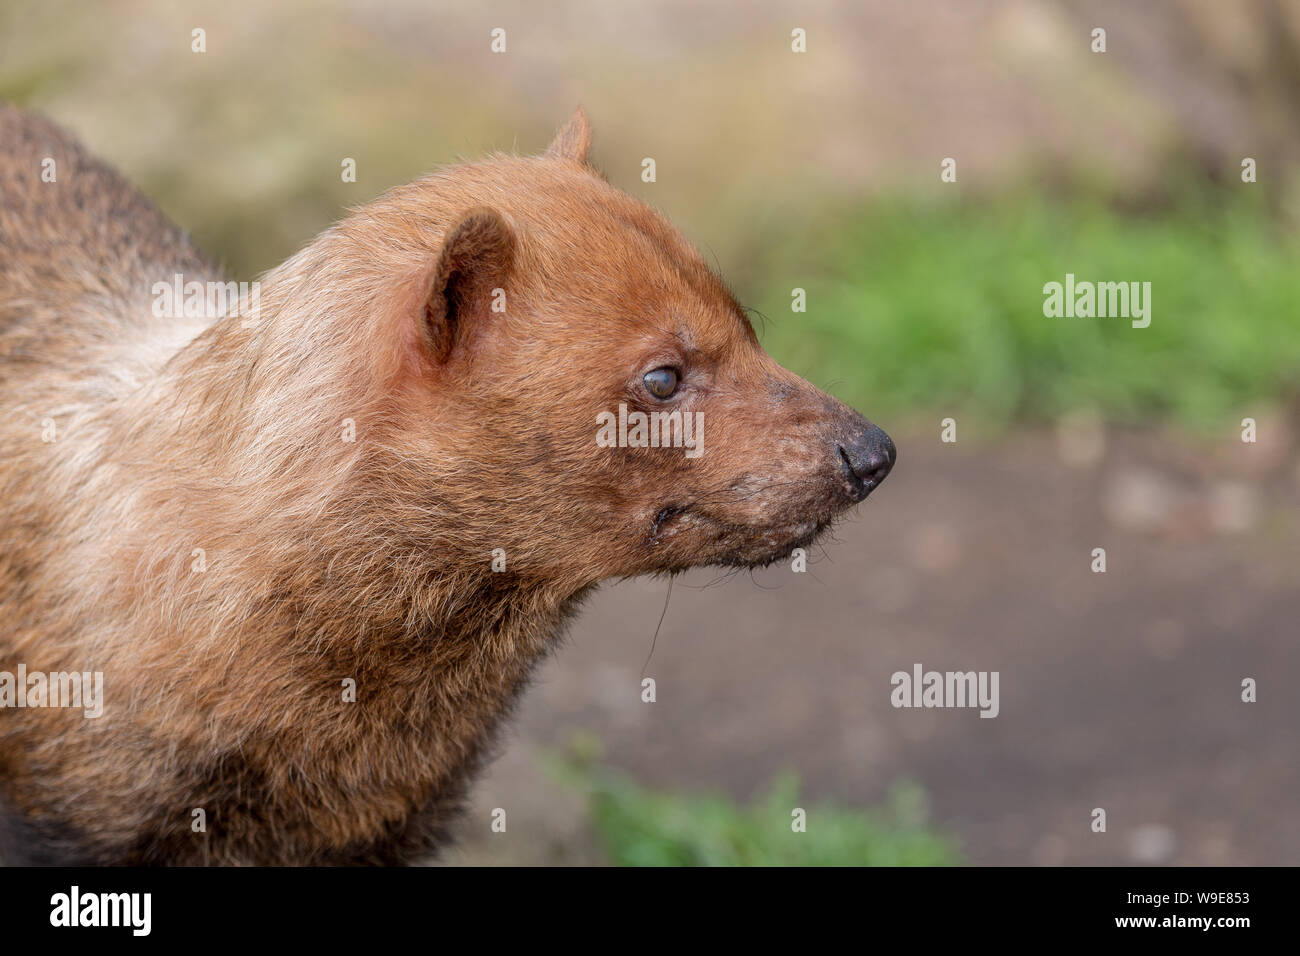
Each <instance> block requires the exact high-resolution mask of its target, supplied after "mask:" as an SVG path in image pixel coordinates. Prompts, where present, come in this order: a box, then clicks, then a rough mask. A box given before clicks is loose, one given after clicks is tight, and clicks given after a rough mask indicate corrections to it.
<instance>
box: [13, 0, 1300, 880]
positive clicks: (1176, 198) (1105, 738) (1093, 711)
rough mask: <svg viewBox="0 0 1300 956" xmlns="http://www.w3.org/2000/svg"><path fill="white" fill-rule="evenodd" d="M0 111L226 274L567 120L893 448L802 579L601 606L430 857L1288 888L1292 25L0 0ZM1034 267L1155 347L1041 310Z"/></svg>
mask: <svg viewBox="0 0 1300 956" xmlns="http://www.w3.org/2000/svg"><path fill="white" fill-rule="evenodd" d="M1098 27H1100V28H1103V29H1104V30H1105V31H1106V51H1105V52H1104V53H1094V52H1092V46H1093V38H1092V31H1093V30H1094V28H1098ZM195 28H202V29H203V30H204V31H206V52H205V53H202V54H198V53H194V52H191V43H192V35H191V31H192V30H194V29H195ZM494 28H502V29H504V30H505V31H506V32H505V41H506V51H505V52H504V53H493V52H492V51H491V46H490V45H491V31H492V30H493V29H494ZM795 28H801V29H803V30H804V31H806V37H807V52H806V53H794V52H792V50H791V31H792V30H794V29H795ZM0 97H3V98H5V99H8V100H11V101H14V102H17V103H19V104H20V105H23V106H26V107H29V108H32V109H37V110H41V111H43V112H46V113H48V114H49V115H51V116H52V117H54V118H55V119H56V120H58V121H60V122H61V123H62V124H63V125H65V126H67V127H69V128H71V129H72V130H74V131H76V132H77V133H78V134H79V135H80V136H81V137H82V139H83V140H84V141H85V142H86V143H87V144H88V146H89V147H90V148H91V149H92V150H93V151H94V152H96V153H98V154H99V155H101V156H103V157H105V158H107V159H108V160H110V161H111V162H112V163H113V164H115V165H116V166H117V167H119V168H120V169H121V170H122V171H123V172H124V173H125V174H126V175H127V176H128V177H129V178H130V179H132V180H133V181H135V182H136V183H137V184H139V185H140V186H141V187H142V188H143V189H144V191H145V192H146V193H148V194H149V195H150V196H151V197H153V198H154V199H155V200H156V201H158V202H159V203H160V205H161V206H162V207H163V209H164V210H165V211H166V212H167V213H168V214H169V215H170V216H171V217H172V218H173V219H174V220H176V221H177V222H178V223H179V224H181V225H182V226H183V227H184V228H186V229H187V230H189V231H190V232H192V233H193V234H194V236H195V237H196V238H197V240H198V243H199V245H200V246H201V247H203V248H204V249H206V250H207V251H208V252H209V253H211V254H213V255H215V256H217V257H219V258H220V259H221V260H222V261H224V262H225V263H226V265H227V266H228V267H229V269H230V271H231V272H232V274H233V276H234V277H235V278H238V279H241V280H248V279H252V278H255V277H256V275H257V274H258V273H260V272H261V271H263V270H265V269H268V268H270V267H271V266H273V265H275V264H276V263H277V262H279V261H280V260H281V259H283V258H285V257H287V256H288V255H289V254H290V253H292V252H293V251H294V250H295V249H296V248H298V247H299V246H300V245H302V244H303V243H305V242H306V241H308V240H309V239H310V238H311V237H312V236H313V235H314V234H315V233H317V232H318V231H320V230H321V229H323V228H324V227H326V226H327V225H329V223H331V222H332V221H333V220H335V219H336V218H338V217H339V216H340V215H342V214H343V212H344V211H345V209H346V208H347V207H350V206H356V205H359V204H362V203H364V202H366V201H367V200H369V199H371V198H373V197H374V196H376V195H377V194H378V193H380V192H381V191H382V190H384V189H386V188H388V187H390V186H393V185H396V184H398V183H402V182H406V181H408V180H411V179H413V178H416V177H417V176H419V175H421V174H422V173H424V172H426V171H428V170H430V169H431V168H432V167H434V166H436V165H439V164H442V163H445V162H449V161H453V160H455V159H457V158H475V157H478V156H481V155H483V154H484V153H486V152H488V151H491V150H505V151H518V152H536V151H539V150H541V149H542V148H544V146H545V145H546V143H547V142H548V141H549V139H550V137H551V135H553V133H554V130H555V129H556V127H557V126H558V125H560V124H561V123H562V122H563V121H564V120H565V119H566V118H567V117H568V115H569V114H570V113H571V112H572V110H573V107H574V106H575V105H577V104H579V103H580V104H582V105H583V106H584V107H585V109H586V110H587V111H588V114H589V116H590V117H591V120H592V124H593V127H594V130H595V147H594V152H593V159H594V162H595V164H596V165H597V166H599V167H600V168H601V169H603V170H604V172H605V173H606V175H607V176H608V178H609V179H610V181H611V182H612V183H614V184H615V185H616V186H618V187H620V188H623V189H625V190H627V191H629V192H631V193H633V194H634V195H637V196H639V197H641V198H643V199H645V200H647V201H648V202H650V203H652V204H653V205H655V206H657V207H658V208H660V209H662V210H663V211H664V212H665V213H667V214H668V215H669V217H670V218H671V219H672V220H673V221H674V222H675V223H676V224H678V225H679V226H680V227H681V228H682V230H683V231H684V232H685V233H686V234H687V235H688V236H689V237H690V238H691V239H692V240H693V241H695V242H696V243H697V244H698V245H699V246H700V248H701V249H702V250H703V251H704V253H705V255H706V256H707V257H708V258H709V259H710V260H711V261H713V262H714V263H716V265H717V267H718V269H719V270H720V272H721V273H722V274H723V275H724V276H725V277H726V279H727V280H728V282H729V283H730V284H731V285H732V287H733V288H734V289H735V290H736V293H737V296H738V297H739V299H740V300H741V302H742V303H743V304H745V305H746V306H748V307H750V308H752V309H754V310H756V313H757V315H756V325H757V326H758V327H759V329H760V335H761V338H762V340H763V343H764V345H765V346H766V347H767V348H768V350H769V351H771V352H772V353H773V354H774V355H775V357H776V358H777V359H778V360H779V361H781V362H782V363H783V364H784V365H786V366H787V367H789V368H791V369H793V370H794V371H796V372H798V373H799V374H801V375H803V376H805V377H806V378H808V379H810V380H811V381H813V382H814V383H816V384H818V385H820V386H822V387H824V388H827V389H828V390H830V391H832V392H834V393H835V394H837V395H839V396H840V397H841V398H843V399H845V400H846V401H849V402H851V403H852V404H854V405H855V406H857V407H858V408H859V409H861V410H862V411H863V412H864V413H866V414H867V415H868V417H870V418H872V419H873V420H874V421H876V422H878V423H880V424H881V425H883V426H884V427H885V428H886V429H887V430H888V431H890V432H891V434H893V435H894V437H895V438H896V440H897V442H898V445H899V449H900V460H899V465H898V466H897V468H896V469H895V470H894V473H893V475H892V476H891V478H890V479H889V481H888V482H886V483H885V485H884V486H883V487H882V488H881V489H880V490H879V491H878V492H876V493H875V494H874V495H873V496H872V497H871V499H870V500H869V501H868V502H867V503H866V504H865V505H864V506H862V507H860V508H859V509H857V512H856V514H855V516H854V517H853V518H851V519H850V520H849V521H847V522H846V523H844V524H843V525H842V526H841V527H840V528H839V529H838V530H837V532H836V534H835V535H834V537H833V539H831V540H829V541H827V542H826V543H825V544H824V546H821V547H819V548H817V549H815V553H814V554H813V555H811V560H810V564H809V568H808V571H807V573H793V572H792V570H791V568H790V567H788V566H785V565H779V566H776V567H773V568H769V569H767V570H765V571H762V572H755V573H754V574H742V575H724V574H717V573H712V572H700V573H697V574H692V575H688V576H685V577H683V578H679V579H678V580H677V581H676V582H675V583H674V584H673V587H672V592H671V597H670V598H669V594H668V590H669V588H668V583H667V582H666V581H661V580H636V581H630V582H623V583H619V584H616V585H612V586H609V587H607V588H605V589H604V590H603V591H602V592H601V593H600V594H599V595H598V596H597V598H596V599H595V600H593V601H592V602H591V604H590V606H589V607H588V609H587V611H586V613H585V614H584V615H583V616H582V617H581V618H580V619H579V621H578V623H577V625H576V627H575V628H574V630H573V633H572V635H571V638H570V639H569V640H568V642H567V643H566V646H564V647H563V648H562V649H561V650H560V652H559V653H558V655H557V656H556V658H555V659H554V660H552V661H549V662H548V663H547V664H546V666H545V667H544V668H543V669H542V671H541V673H540V679H539V680H538V681H537V682H536V684H535V686H534V687H533V688H532V689H531V690H530V691H529V692H528V693H527V695H526V696H525V698H524V700H523V702H522V706H521V708H520V713H519V715H518V717H517V719H516V720H515V722H514V723H513V724H512V726H511V729H510V731H509V733H508V734H507V735H506V737H505V738H504V740H503V750H502V756H501V758H500V760H498V762H497V763H495V764H494V765H493V767H492V769H491V770H490V771H489V773H488V774H487V775H486V776H485V777H484V779H482V780H481V781H480V783H479V785H478V786H477V787H476V789H475V791H474V798H473V805H472V807H471V811H470V814H469V815H468V817H467V818H466V820H465V821H464V825H463V827H462V829H461V844H460V847H459V848H458V849H457V850H455V851H453V852H452V853H450V854H449V855H448V858H447V862H450V863H532V864H540V863H600V862H616V863H630V864H637V863H742V864H746V863H748V864H755V863H756V864H763V863H844V864H859V863H875V864H896V863H962V862H966V863H980V864H1042V865H1051V864H1117V863H1154V864H1159V863H1182V864H1295V863H1297V862H1300V767H1298V764H1297V757H1298V755H1300V694H1297V687H1298V686H1300V660H1298V658H1297V651H1296V644H1297V641H1296V638H1297V635H1298V631H1300V624H1298V623H1297V622H1298V621H1300V592H1298V591H1297V586H1296V585H1297V578H1298V576H1300V570H1298V569H1300V520H1298V515H1300V511H1297V504H1298V503H1300V457H1298V452H1297V447H1296V428H1297V424H1298V423H1300V416H1298V415H1297V413H1298V412H1300V404H1298V401H1297V395H1298V389H1297V370H1298V369H1300V321H1298V320H1300V314H1298V312H1300V309H1298V303H1300V267H1298V265H1297V263H1298V262H1300V259H1298V257H1297V253H1300V2H1291V0H1250V2H1241V3H1234V4H1224V3H1219V2H1213V0H1187V2H1170V0H1162V2H1155V0H1153V2H1149V3H1143V4H1133V3H1127V2H1124V0H1094V2H1087V3H1084V2H1067V0H1006V2H993V0H984V2H981V0H910V2H907V3H900V2H896V0H882V2H875V0H859V2H854V3H797V4H796V3H793V2H784V3H782V2H769V0H748V2H741V0H723V2H713V3H708V4H701V3H696V2H688V0H680V2H673V0H657V2H640V3H636V4H632V3H626V4H624V3H608V2H595V0H592V2H578V0H560V2H555V3H547V4H536V3H528V2H522V0H520V2H469V0H439V2H430V0H418V2H417V0H392V2H384V3H378V2H360V0H353V2H343V0H338V2H331V3H307V2H306V0H290V2H280V3H275V4H263V3H253V2H248V0H237V2H230V0H222V2H200V3H175V2H164V0H118V2H115V3H113V4H96V5H90V4H77V3H63V2H57V0H45V2H41V3H15V2H13V0H4V2H3V3H0ZM2 147H3V144H0V148H2ZM345 157H351V158H353V159H355V160H356V164H357V176H356V182H355V183H344V182H342V181H341V177H340V163H341V162H342V160H343V159H344V158H345ZM645 157H653V158H654V159H655V161H656V165H657V181H656V182H654V183H645V182H642V180H641V176H640V173H641V162H642V159H643V158H645ZM948 157H951V158H953V159H955V160H956V172H957V179H956V182H942V181H941V179H940V163H941V161H942V160H944V159H945V158H948ZM1246 158H1250V159H1253V160H1254V162H1255V167H1256V170H1257V173H1256V176H1257V181H1256V182H1252V183H1246V182H1243V180H1242V163H1243V160H1244V159H1246ZM1066 273H1073V274H1075V275H1076V276H1078V277H1079V278H1080V279H1091V280H1103V281H1140V282H1141V281H1144V282H1150V283H1151V286H1152V322H1151V325H1150V327H1149V328H1146V329H1133V328H1131V327H1130V326H1129V323H1128V322H1127V321H1124V320H1114V319H1052V318H1046V317H1044V315H1043V291H1042V288H1043V285H1044V283H1047V282H1052V281H1057V282H1060V281H1063V278H1064V276H1065V274H1066ZM795 288H801V289H804V290H806V295H807V311H806V312H794V311H792V309H791V301H792V299H791V296H792V290H793V289H795ZM945 418H952V419H954V420H955V421H956V423H957V438H958V440H957V441H956V442H955V443H944V442H941V441H940V422H941V420H943V419H945ZM1245 418H1251V419H1253V420H1254V421H1255V423H1256V428H1257V441H1256V442H1254V443H1244V442H1243V441H1242V420H1243V419H1245ZM1098 547H1101V548H1105V549H1106V552H1107V565H1108V566H1107V571H1106V573H1104V574H1099V573H1093V572H1092V571H1091V569H1090V568H1091V565H1092V561H1093V558H1092V551H1093V549H1094V548H1098ZM661 614H662V624H660V617H661ZM656 632H657V638H656ZM652 651H653V653H652ZM918 662H919V663H921V664H923V665H924V666H925V667H926V668H927V669H937V670H971V669H973V670H996V671H998V672H999V673H1000V675H1001V713H1000V715H999V716H998V718H997V719H995V720H981V719H978V717H977V715H976V713H975V712H974V711H962V710H907V709H905V710H895V709H894V708H892V707H891V706H890V702H889V699H890V698H889V695H890V690H891V685H890V675H891V674H892V673H893V672H894V671H896V670H907V671H910V670H911V668H912V665H913V664H914V663H918ZM643 675H644V676H649V677H653V678H654V679H655V680H656V682H657V694H656V696H657V700H656V701H655V702H654V703H644V702H643V701H642V699H641V679H642V676H643ZM1247 678H1252V679H1254V680H1256V681H1257V682H1258V701H1257V702H1255V703H1244V702H1243V701H1242V699H1241V695H1242V681H1243V680H1245V679H1247ZM794 807H802V808H804V809H806V810H807V812H808V831H807V833H806V834H792V832H791V827H790V821H791V810H792V808H794ZM495 808H502V809H504V810H505V811H506V813H507V821H508V825H507V828H506V832H504V833H495V832H492V830H491V827H490V824H491V819H492V811H493V810H494V809H495ZM1094 808H1104V809H1105V810H1106V812H1107V829H1106V832H1104V833H1097V832H1093V831H1092V829H1091V823H1092V820H1093V816H1092V811H1093V809H1094Z"/></svg>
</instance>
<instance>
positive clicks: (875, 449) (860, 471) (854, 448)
mask: <svg viewBox="0 0 1300 956" xmlns="http://www.w3.org/2000/svg"><path fill="white" fill-rule="evenodd" d="M839 452H840V460H841V462H843V470H844V480H845V483H846V486H847V490H848V492H849V497H850V498H852V499H853V500H854V501H861V500H862V499H863V498H865V497H866V496H867V495H869V494H871V491H872V489H873V488H875V487H876V486H877V485H879V484H880V483H881V482H882V481H884V480H885V476H886V475H888V474H889V470H890V469H891V468H893V467H894V461H895V460H896V459H897V458H898V451H897V449H895V448H894V441H893V439H891V438H890V437H889V436H888V435H886V434H885V433H884V432H883V431H881V430H880V429H879V428H877V427H876V426H875V425H871V426H869V427H868V428H867V429H866V430H865V431H864V432H862V433H861V434H859V435H858V436H857V437H856V438H854V439H853V440H852V441H851V442H849V443H848V444H846V445H840V446H839Z"/></svg>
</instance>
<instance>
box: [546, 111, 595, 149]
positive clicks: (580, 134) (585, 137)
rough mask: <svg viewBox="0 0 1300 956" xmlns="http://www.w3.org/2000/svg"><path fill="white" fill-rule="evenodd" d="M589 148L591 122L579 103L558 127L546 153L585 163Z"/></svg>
mask: <svg viewBox="0 0 1300 956" xmlns="http://www.w3.org/2000/svg"><path fill="white" fill-rule="evenodd" d="M590 149H591V123H590V121H589V120H588V119H587V112H586V110H584V109H583V108H582V106H581V105H579V106H577V107H575V108H574V110H573V115H571V116H570V117H569V119H568V121H567V122H566V123H565V124H564V125H563V126H562V127H560V131H559V132H558V133H557V134H556V135H555V139H554V140H553V141H552V142H551V145H550V146H549V147H547V150H546V155H547V156H551V157H553V158H557V159H567V160H570V161H571V162H576V163H586V162H587V152H588V151H589V150H590Z"/></svg>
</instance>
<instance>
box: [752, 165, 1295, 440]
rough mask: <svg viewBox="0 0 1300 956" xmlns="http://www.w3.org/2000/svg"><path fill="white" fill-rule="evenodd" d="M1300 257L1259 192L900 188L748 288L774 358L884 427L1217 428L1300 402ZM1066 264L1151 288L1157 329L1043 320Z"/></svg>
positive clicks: (804, 236) (790, 250)
mask: <svg viewBox="0 0 1300 956" xmlns="http://www.w3.org/2000/svg"><path fill="white" fill-rule="evenodd" d="M1245 189H1246V190H1249V187H1245ZM1298 263H1300V241H1298V240H1297V237H1296V236H1295V235H1294V234H1293V233H1288V232H1286V231H1285V229H1283V228H1281V227H1279V226H1277V225H1276V224H1275V223H1274V222H1273V221H1272V220H1271V219H1270V217H1269V215H1268V214H1267V212H1266V210H1265V209H1264V208H1263V205H1262V203H1259V202H1252V201H1250V200H1249V199H1244V200H1229V201H1224V199H1223V197H1222V196H1215V195H1212V194H1210V193H1208V192H1201V193H1191V194H1187V195H1184V196H1183V197H1181V198H1180V199H1179V200H1177V201H1176V202H1174V203H1173V204H1171V205H1169V206H1164V207H1162V208H1160V209H1158V210H1155V211H1148V212H1141V211H1138V212H1134V211H1123V210H1120V209H1117V208H1115V207H1114V206H1112V205H1111V204H1109V203H1107V202H1105V201H1104V200H1100V199H1090V198H1088V197H1086V196H1080V195H1077V194H1076V195H1073V196H1070V197H1066V198H1058V199H1046V198H1043V197H1042V196H1040V195H1037V194H1024V195H1019V196H1006V197H997V198H989V197H985V198H983V199H975V200H966V199H960V198H958V199H956V200H955V201H953V202H943V201H939V200H936V199H934V198H924V199H920V198H915V197H913V198H907V197H904V198H897V197H895V198H882V199H876V200H872V201H869V202H867V203H866V204H864V205H861V206H859V207H857V208H855V209H854V210H852V211H851V212H849V213H836V214H832V215H829V216H827V217H825V218H824V219H823V220H822V221H821V222H820V224H819V225H818V226H817V227H816V228H815V229H809V230H805V231H804V232H802V233H800V234H798V235H795V236H792V237H791V238H790V239H789V240H788V241H787V242H785V243H784V244H783V245H781V246H778V247H775V248H774V249H772V250H770V252H769V255H768V256H767V257H766V260H765V262H764V263H763V264H762V266H761V268H760V269H759V270H757V271H759V272H761V273H766V275H767V276H769V277H770V278H767V279H754V280H751V281H749V282H747V283H746V286H748V287H749V288H751V289H757V290H759V291H758V296H757V298H756V299H754V298H751V299H750V302H749V304H754V305H756V306H758V308H759V311H761V312H762V313H763V314H764V316H766V317H769V318H770V320H771V321H769V322H766V323H762V322H760V323H759V324H760V326H764V325H765V326H766V328H765V331H763V332H762V337H763V341H764V345H765V346H766V347H767V348H768V349H769V351H771V352H772V353H773V355H774V356H775V357H776V358H777V359H778V360H780V361H782V363H783V364H786V365H788V366H789V367H791V368H793V369H796V370H798V371H799V372H800V373H802V374H804V375H805V376H808V377H810V378H812V379H813V380H814V381H816V382H817V383H818V384H819V385H823V386H828V387H830V389H831V390H832V391H834V392H835V393H837V394H838V395H839V396H840V397H841V398H843V399H845V400H846V401H848V402H850V403H852V404H854V405H856V406H857V407H860V408H863V409H865V410H867V412H868V413H869V414H870V415H872V416H873V417H874V418H876V419H877V420H880V421H882V422H891V421H893V420H894V419H896V418H900V417H901V418H904V419H909V418H917V417H918V416H919V415H921V414H923V413H924V414H929V413H934V414H940V415H950V414H951V415H957V414H961V413H967V414H974V415H977V416H978V417H979V419H980V421H981V423H982V424H984V425H989V426H993V427H997V426H999V425H1006V424H1009V423H1011V422H1013V421H1031V422H1032V421H1050V420H1053V419H1055V418H1057V417H1058V416H1060V415H1062V414H1064V413H1066V412H1069V411H1072V410H1078V409H1088V410H1090V411H1094V412H1097V413H1099V414H1100V415H1101V416H1102V417H1103V418H1106V419H1108V420H1112V421H1120V422H1140V421H1163V420H1173V421H1175V422H1177V423H1179V424H1182V425H1184V426H1186V427H1189V428H1191V429H1193V430H1207V429H1213V428H1217V427H1221V426H1222V425H1223V424H1224V423H1225V422H1227V421H1231V420H1233V419H1234V417H1237V418H1239V417H1240V414H1241V413H1242V410H1243V409H1246V410H1247V411H1248V410H1249V409H1250V408H1252V407H1254V403H1257V402H1259V401H1261V400H1265V401H1267V400H1279V399H1281V400H1292V399H1293V398H1294V396H1295V392H1296V381H1297V378H1298V376H1297V372H1300V334H1297V332H1298V331H1300V330H1298V328H1297V326H1298V325H1300V322H1298V319H1300V314H1298V313H1300V309H1298V308H1297V303H1300V267H1298V266H1297V264H1298ZM1067 272H1068V273H1073V274H1074V275H1075V277H1076V280H1092V281H1139V282H1150V283H1151V287H1152V288H1151V298H1152V313H1151V314H1152V321H1151V325H1150V327H1148V328H1145V329H1135V328H1132V327H1131V326H1130V323H1129V322H1128V321H1127V320H1125V319H1115V318H1049V317H1046V316H1044V315H1043V301H1044V296H1043V292H1042V289H1043V285H1044V283H1047V282H1052V281H1056V282H1063V281H1064V278H1065V275H1066V273H1067ZM746 286H741V287H740V291H741V292H742V294H743V293H744V292H745V290H746ZM795 287H802V288H805V289H806V290H807V313H806V314H804V313H792V312H791V305H790V303H791V289H793V288H795ZM742 298H743V295H742Z"/></svg>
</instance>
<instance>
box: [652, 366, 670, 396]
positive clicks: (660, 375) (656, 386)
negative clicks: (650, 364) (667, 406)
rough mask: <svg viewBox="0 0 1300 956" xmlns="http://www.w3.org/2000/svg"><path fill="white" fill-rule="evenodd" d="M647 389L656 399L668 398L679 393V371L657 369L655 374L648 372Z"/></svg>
mask: <svg viewBox="0 0 1300 956" xmlns="http://www.w3.org/2000/svg"><path fill="white" fill-rule="evenodd" d="M645 387H646V391H648V392H649V393H650V394H651V395H653V396H654V397H655V398H667V397H668V396H669V395H671V394H672V393H673V392H675V391H677V369H675V368H657V369H655V370H654V371H653V372H646V374H645Z"/></svg>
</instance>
